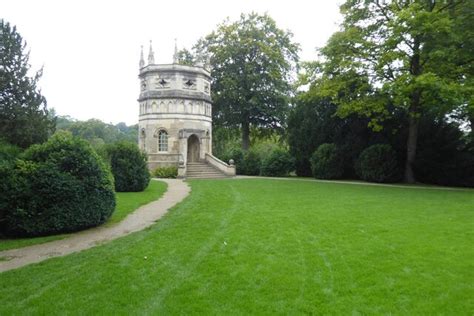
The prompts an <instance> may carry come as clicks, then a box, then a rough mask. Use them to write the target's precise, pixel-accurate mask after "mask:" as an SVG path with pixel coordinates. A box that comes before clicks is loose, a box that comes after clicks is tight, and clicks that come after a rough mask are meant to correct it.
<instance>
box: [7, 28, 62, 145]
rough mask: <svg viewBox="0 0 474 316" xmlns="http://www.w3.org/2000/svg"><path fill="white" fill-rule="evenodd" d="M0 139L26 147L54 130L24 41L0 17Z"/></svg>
mask: <svg viewBox="0 0 474 316" xmlns="http://www.w3.org/2000/svg"><path fill="white" fill-rule="evenodd" d="M0 45H1V46H0V62H1V64H0V139H2V138H3V139H4V140H5V141H7V142H9V143H11V144H14V145H17V146H19V147H22V148H26V147H28V146H30V145H31V144H36V143H41V142H43V141H45V140H46V139H47V138H48V136H49V135H50V134H51V133H52V132H53V131H54V118H51V117H50V116H49V115H48V114H49V112H48V109H47V106H46V99H45V98H44V96H43V95H42V94H41V91H40V90H39V89H38V87H37V84H38V81H39V79H40V78H41V75H42V72H43V71H42V70H39V71H37V72H36V73H35V74H34V75H33V76H32V77H30V76H29V75H28V72H29V71H30V65H29V53H26V52H25V50H26V43H25V42H24V41H23V38H22V37H21V35H20V34H19V33H18V32H17V30H16V27H15V26H13V27H12V26H11V25H10V24H9V23H8V22H5V21H4V20H2V19H0Z"/></svg>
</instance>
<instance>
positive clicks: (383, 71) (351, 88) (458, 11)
mask: <svg viewBox="0 0 474 316" xmlns="http://www.w3.org/2000/svg"><path fill="white" fill-rule="evenodd" d="M472 6H473V5H472V1H463V0H449V1H445V2H440V1H391V2H387V3H385V2H382V1H370V2H369V1H354V0H348V1H346V2H345V3H344V4H343V5H342V6H341V12H342V13H343V16H344V20H343V23H342V27H341V30H340V31H339V32H337V33H335V34H334V35H333V36H332V37H331V38H330V40H329V42H328V44H327V45H326V46H325V47H324V48H323V49H322V50H321V53H322V56H323V60H324V61H323V63H322V64H319V65H318V67H319V71H320V76H319V77H318V83H317V84H318V85H319V87H318V88H319V90H320V93H321V95H323V96H325V97H330V98H331V99H332V100H333V102H334V103H336V104H337V105H338V113H339V115H341V116H346V115H348V114H350V113H358V114H363V115H366V116H368V117H370V118H371V122H370V125H371V126H372V128H374V129H376V130H380V129H381V128H382V127H383V121H384V119H386V118H388V117H391V116H393V115H394V113H395V112H394V109H397V108H399V109H402V110H404V111H405V113H406V115H407V118H408V122H409V124H408V135H407V147H406V148H407V153H406V163H405V181H407V182H414V181H415V177H414V172H413V165H414V162H415V156H416V151H417V139H418V127H419V122H420V118H421V117H423V116H424V115H435V116H437V117H444V116H446V115H449V114H453V113H456V112H461V113H463V114H462V115H464V116H465V117H466V116H467V117H469V115H471V114H472V106H473V104H472V92H473V81H472V62H473V60H472V50H471V51H470V52H471V53H469V49H468V48H469V47H471V48H472V47H473V46H472V41H473V40H472V38H473V36H472V29H473V28H472V20H473V19H472V12H473V11H472Z"/></svg>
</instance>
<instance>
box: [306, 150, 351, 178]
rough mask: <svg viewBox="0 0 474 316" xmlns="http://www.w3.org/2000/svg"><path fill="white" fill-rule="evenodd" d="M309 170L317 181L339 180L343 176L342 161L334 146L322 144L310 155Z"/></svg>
mask: <svg viewBox="0 0 474 316" xmlns="http://www.w3.org/2000/svg"><path fill="white" fill-rule="evenodd" d="M310 163H311V170H312V172H313V176H314V177H315V178H317V179H340V178H341V177H342V175H343V174H344V159H343V156H342V155H341V153H340V151H339V150H338V149H337V146H336V145H335V144H322V145H320V146H319V147H318V149H316V151H315V152H314V153H313V154H312V155H311V159H310Z"/></svg>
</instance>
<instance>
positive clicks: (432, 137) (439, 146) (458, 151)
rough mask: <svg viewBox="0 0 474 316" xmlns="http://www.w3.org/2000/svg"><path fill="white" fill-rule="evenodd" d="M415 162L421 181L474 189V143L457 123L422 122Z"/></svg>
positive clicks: (418, 177)
mask: <svg viewBox="0 0 474 316" xmlns="http://www.w3.org/2000/svg"><path fill="white" fill-rule="evenodd" d="M419 141H420V150H419V151H418V154H417V159H416V163H415V173H416V177H417V179H418V180H419V181H421V182H424V183H433V184H438V185H449V186H466V187H474V143H472V142H470V143H469V142H468V141H467V139H466V136H465V133H464V132H463V131H462V130H461V129H460V127H459V125H458V124H456V123H455V122H449V123H448V122H446V121H444V120H435V121H434V122H432V121H429V120H426V119H422V120H421V121H420V132H419Z"/></svg>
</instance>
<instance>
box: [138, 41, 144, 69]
mask: <svg viewBox="0 0 474 316" xmlns="http://www.w3.org/2000/svg"><path fill="white" fill-rule="evenodd" d="M139 66H140V69H142V68H143V67H145V59H144V58H143V45H142V47H141V51H140V63H139Z"/></svg>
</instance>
